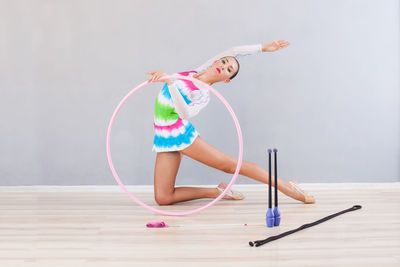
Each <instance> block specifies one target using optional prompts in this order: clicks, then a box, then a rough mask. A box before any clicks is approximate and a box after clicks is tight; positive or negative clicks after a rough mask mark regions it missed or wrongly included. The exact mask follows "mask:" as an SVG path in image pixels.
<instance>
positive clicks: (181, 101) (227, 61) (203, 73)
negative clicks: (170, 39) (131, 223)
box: [147, 40, 315, 205]
mask: <svg viewBox="0 0 400 267" xmlns="http://www.w3.org/2000/svg"><path fill="white" fill-rule="evenodd" d="M289 45H290V43H289V42H287V41H284V40H278V41H272V42H270V43H265V44H259V45H249V46H238V47H233V48H231V49H229V50H227V51H224V52H223V53H221V54H218V55H217V56H215V57H213V58H211V59H210V60H208V61H207V62H206V63H204V64H203V65H201V66H200V67H198V68H196V69H194V70H193V71H188V72H181V73H178V74H180V75H183V76H190V77H192V78H195V79H198V80H200V81H202V82H204V83H207V84H209V85H213V84H214V83H217V82H224V83H229V82H230V81H231V79H233V78H234V77H235V76H236V75H237V73H238V71H239V62H238V61H237V59H236V57H237V56H244V55H251V54H256V53H261V52H274V51H277V50H279V49H283V48H286V47H287V46H289ZM147 74H150V75H151V78H150V79H149V81H150V82H154V81H160V82H165V84H164V87H163V88H162V90H161V91H160V93H159V94H158V96H157V99H156V104H155V113H154V130H155V136H154V145H153V151H155V152H157V157H156V164H155V171H154V194H155V200H156V202H157V203H158V204H159V205H169V204H173V203H177V202H181V201H187V200H193V199H199V198H216V197H218V195H219V194H220V193H221V192H222V191H223V190H224V189H225V188H226V186H227V184H226V183H220V184H219V185H218V186H217V187H216V188H199V187H175V180H176V175H177V173H178V169H179V165H180V163H181V159H182V157H183V155H185V156H188V157H190V158H192V159H195V160H197V161H199V162H201V163H204V164H206V165H208V166H210V167H213V168H216V169H219V170H221V171H224V172H226V173H234V172H235V170H236V164H237V159H236V158H234V157H231V156H229V155H227V154H225V153H223V152H221V151H219V150H218V149H217V148H215V147H213V146H211V145H210V144H208V143H207V142H206V141H204V139H202V138H201V137H200V136H199V134H198V132H197V131H196V129H195V128H194V127H193V125H192V124H191V123H190V122H189V121H188V120H187V119H188V118H190V117H193V116H195V115H196V114H197V113H199V111H200V110H201V109H202V108H204V107H205V106H206V105H207V104H208V102H209V100H210V92H209V90H208V89H207V88H202V87H201V86H199V85H196V84H194V83H192V82H191V81H187V80H183V79H172V80H171V79H168V80H162V79H160V78H161V77H162V76H164V75H166V73H165V72H162V71H154V72H147ZM239 173H240V174H241V175H244V176H247V177H249V178H252V179H254V180H257V181H259V182H262V183H268V172H267V171H266V170H265V169H263V168H262V167H260V166H258V165H256V164H254V163H251V162H247V161H244V160H243V161H242V166H241V169H240V172H239ZM272 181H274V179H272ZM272 185H274V184H272ZM278 190H279V191H281V192H282V193H284V194H285V195H287V196H289V197H291V198H294V199H296V200H299V201H302V202H304V203H314V202H315V200H314V198H313V196H311V195H310V194H308V193H307V192H305V191H303V190H301V189H300V187H299V186H298V185H297V183H296V182H294V181H292V182H285V181H282V180H279V182H278ZM243 198H244V196H243V195H242V194H240V193H239V192H235V191H232V190H230V191H229V192H228V193H227V194H226V195H225V196H224V199H235V200H241V199H243Z"/></svg>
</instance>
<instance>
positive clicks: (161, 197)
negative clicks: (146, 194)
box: [155, 194, 174, 206]
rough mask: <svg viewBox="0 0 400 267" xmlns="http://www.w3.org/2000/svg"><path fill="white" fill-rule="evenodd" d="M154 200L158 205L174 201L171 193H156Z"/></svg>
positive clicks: (169, 203)
mask: <svg viewBox="0 0 400 267" xmlns="http://www.w3.org/2000/svg"><path fill="white" fill-rule="evenodd" d="M155 200H156V202H157V204H158V205H160V206H162V205H171V204H173V203H174V200H173V196H172V194H156V195H155Z"/></svg>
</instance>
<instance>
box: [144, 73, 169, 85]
mask: <svg viewBox="0 0 400 267" xmlns="http://www.w3.org/2000/svg"><path fill="white" fill-rule="evenodd" d="M146 73H147V74H149V75H151V77H150V79H149V80H148V82H149V83H151V82H166V83H168V84H172V80H170V79H160V78H161V77H163V76H165V75H167V74H166V73H165V72H163V71H150V72H146Z"/></svg>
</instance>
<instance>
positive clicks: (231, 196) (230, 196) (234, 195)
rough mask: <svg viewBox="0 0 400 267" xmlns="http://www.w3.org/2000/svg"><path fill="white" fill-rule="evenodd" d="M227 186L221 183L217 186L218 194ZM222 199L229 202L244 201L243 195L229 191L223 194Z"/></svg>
mask: <svg viewBox="0 0 400 267" xmlns="http://www.w3.org/2000/svg"><path fill="white" fill-rule="evenodd" d="M227 186H228V185H227V184H226V183H225V182H222V183H220V184H219V185H218V187H217V190H218V192H219V193H222V192H223V191H224V190H225V188H226V187H227ZM223 199H230V200H242V199H244V195H243V194H242V193H240V192H238V191H232V190H231V189H230V190H229V191H228V192H227V193H226V194H225V196H224V197H223Z"/></svg>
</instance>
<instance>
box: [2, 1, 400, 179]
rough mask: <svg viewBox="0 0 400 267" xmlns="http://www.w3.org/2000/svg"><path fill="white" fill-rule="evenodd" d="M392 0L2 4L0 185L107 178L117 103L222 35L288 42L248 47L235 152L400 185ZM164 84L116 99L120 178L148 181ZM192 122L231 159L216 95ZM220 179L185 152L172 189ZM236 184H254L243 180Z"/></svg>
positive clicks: (229, 135)
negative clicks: (272, 151) (266, 49)
mask: <svg viewBox="0 0 400 267" xmlns="http://www.w3.org/2000/svg"><path fill="white" fill-rule="evenodd" d="M399 14H400V8H399V2H398V1H397V0H388V1H379V0H368V1H366V0H339V1H338V0H329V1H328V0H324V1H321V0H302V1H298V0H296V1H288V0H285V1H275V0H269V1H265V0H263V1H261V0H257V1H239V0H229V1H227V0H221V1H211V0H201V1H200V0H195V1H179V0H172V1H162V0H153V1H149V0H134V1H128V0H127V1H122V0H117V1H115V0H113V1H111V0H108V1H98V0H73V1H67V0H64V1H62V0H60V1H51V0H48V1H45V0H32V1H28V0H26V1H21V0H15V1H11V0H8V1H7V0H2V1H0V116H1V117H0V119H1V124H0V125H1V126H0V127H1V128H0V151H1V152H0V185H2V186H4V185H114V184H116V183H115V180H114V178H113V177H112V174H111V171H110V169H109V167H108V163H107V157H106V145H105V144H106V132H107V127H108V123H109V120H110V118H111V115H112V113H113V111H114V109H115V108H116V106H117V105H118V103H119V101H120V100H121V99H122V98H123V97H124V96H125V95H126V94H127V93H128V92H129V91H130V90H131V89H132V88H134V87H136V86H137V85H138V84H140V83H141V82H143V81H145V80H146V79H147V78H148V76H147V75H146V74H145V72H146V71H153V70H162V71H165V72H167V73H174V72H179V71H187V70H191V69H193V68H195V67H197V66H198V65H200V64H202V63H203V62H205V61H206V60H207V59H209V58H211V57H212V56H214V55H216V54H217V53H219V52H222V51H224V50H225V49H228V48H230V47H232V46H238V45H248V44H258V43H265V42H270V41H272V40H279V39H283V40H287V41H289V42H290V43H291V46H289V47H288V48H286V49H283V50H279V51H277V52H274V53H262V54H258V55H253V56H247V57H244V58H243V59H242V60H241V61H240V64H241V68H240V73H239V74H238V76H237V77H236V78H235V79H234V80H233V81H232V82H231V83H230V84H222V83H221V84H216V85H215V86H214V88H215V89H216V90H218V91H219V92H220V93H221V94H222V95H223V96H224V97H225V98H226V99H227V100H228V101H229V103H230V104H231V106H232V108H233V109H234V111H235V113H236V115H237V117H238V119H239V122H240V125H241V128H242V131H243V139H244V159H245V160H248V161H252V162H255V163H257V164H259V165H261V166H266V159H267V157H266V149H267V148H273V147H277V148H278V149H279V174H280V177H281V178H282V179H296V180H297V181H299V182H318V183H319V182H394V181H400V143H399V140H400V138H399V137H400V130H399V128H400V93H399V91H400V83H399V72H400V71H399V70H400V68H399V62H400V55H399V47H400V43H399V36H400V30H399V21H400V16H399ZM161 87H162V84H161V83H156V84H151V85H149V86H146V87H145V88H143V89H142V90H141V91H139V92H138V93H137V94H135V95H134V96H133V97H132V98H130V99H129V100H128V101H127V103H126V104H125V106H124V107H123V108H122V109H121V111H120V113H119V115H118V117H117V119H116V122H115V125H114V129H113V133H112V143H111V144H112V155H113V161H114V164H115V167H116V169H117V171H118V173H119V175H120V177H121V179H122V180H123V182H124V183H125V184H128V185H151V184H153V172H154V162H155V155H156V154H155V153H154V152H152V142H153V111H154V102H155V97H156V95H157V93H158V92H159V90H160V89H161ZM191 121H192V123H193V124H194V125H195V127H196V129H197V130H198V131H199V132H200V134H201V136H202V137H203V138H204V139H205V140H206V141H207V142H209V143H210V144H211V145H213V146H215V147H217V148H218V149H220V150H222V151H223V152H225V153H228V154H230V155H234V156H237V153H238V144H237V134H236V131H235V127H234V124H233V121H232V119H231V117H230V115H229V114H228V112H227V110H226V109H225V107H224V106H223V105H222V104H221V102H220V101H219V100H218V99H217V98H216V97H215V96H213V97H212V100H211V102H210V104H209V105H208V106H207V107H206V108H205V109H203V110H202V112H201V113H200V114H199V115H198V116H196V117H194V118H193V119H192V120H191ZM230 178H231V175H229V174H225V173H222V172H220V171H217V170H213V169H210V168H209V167H206V166H204V165H202V164H200V163H198V162H195V161H193V160H191V159H188V158H184V159H183V161H182V165H181V168H180V171H179V174H178V178H177V184H218V183H219V182H220V181H229V180H230ZM237 183H242V184H243V183H257V182H255V181H253V180H250V179H248V178H246V177H243V176H240V177H239V178H238V180H237Z"/></svg>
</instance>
